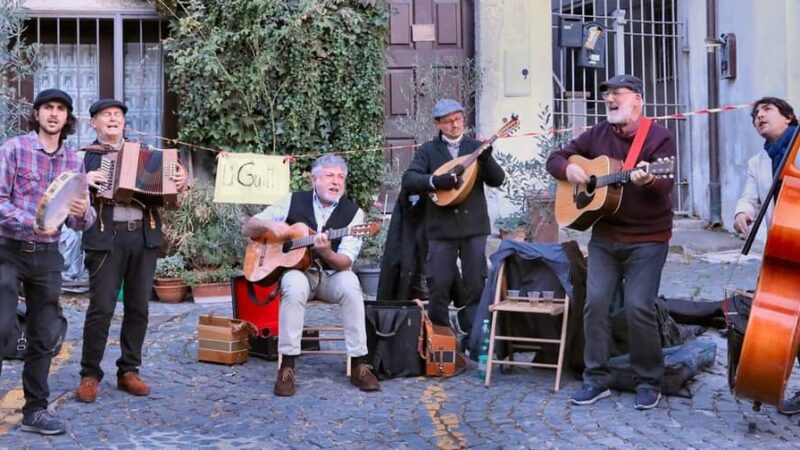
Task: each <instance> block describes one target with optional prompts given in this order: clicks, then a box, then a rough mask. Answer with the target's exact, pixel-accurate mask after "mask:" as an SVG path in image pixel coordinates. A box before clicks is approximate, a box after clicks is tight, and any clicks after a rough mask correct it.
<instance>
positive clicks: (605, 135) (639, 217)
mask: <svg viewBox="0 0 800 450" xmlns="http://www.w3.org/2000/svg"><path fill="white" fill-rule="evenodd" d="M632 142H633V136H630V137H627V138H626V137H622V136H621V135H619V134H618V133H616V132H615V131H614V129H613V128H612V127H611V124H609V123H608V122H607V121H603V122H600V123H598V124H597V125H595V126H593V127H592V128H591V129H589V130H588V131H586V132H585V133H583V134H581V135H580V136H578V137H577V138H576V139H573V140H572V141H571V142H570V143H569V144H567V146H566V147H564V148H563V149H561V150H559V151H557V152H554V153H553V154H551V155H550V158H548V159H547V166H546V167H547V171H548V172H550V174H551V175H553V176H554V177H556V178H557V179H559V180H566V178H567V176H566V170H567V165H568V164H569V162H568V161H567V158H569V157H570V156H572V155H581V156H583V157H585V158H590V159H591V158H596V157H598V156H601V155H606V156H608V157H610V158H614V159H618V160H621V161H625V157H626V156H627V155H628V150H629V149H630V147H631V143H632ZM669 156H675V138H673V137H672V133H671V132H670V131H669V130H668V129H666V128H665V127H663V126H661V125H659V124H657V123H653V124H652V126H651V127H650V131H649V132H648V133H647V138H646V139H645V141H644V146H642V151H641V153H640V154H639V160H638V161H648V162H652V161H654V160H656V159H657V158H663V157H669ZM673 185H674V182H673V180H672V179H671V178H657V179H656V180H655V181H654V182H653V183H651V184H649V185H647V186H636V185H635V184H633V183H627V184H625V186H624V187H623V189H622V202H621V204H620V207H619V210H617V212H616V213H615V214H610V215H607V216H605V217H603V218H601V219H600V220H599V221H597V223H595V224H594V227H593V229H592V233H593V234H596V235H598V236H601V237H604V238H607V239H611V240H614V241H617V242H625V243H641V242H668V241H669V239H670V237H671V236H672V197H671V193H672V188H673Z"/></svg>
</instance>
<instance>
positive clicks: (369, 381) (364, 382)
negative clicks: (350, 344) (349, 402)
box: [350, 364, 381, 392]
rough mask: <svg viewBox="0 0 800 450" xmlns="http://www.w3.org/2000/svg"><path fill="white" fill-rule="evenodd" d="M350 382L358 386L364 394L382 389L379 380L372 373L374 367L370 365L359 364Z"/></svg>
mask: <svg viewBox="0 0 800 450" xmlns="http://www.w3.org/2000/svg"><path fill="white" fill-rule="evenodd" d="M350 382H351V383H353V384H354V385H356V386H358V388H359V389H361V390H362V391H364V392H371V391H379V390H380V389H381V386H380V384H378V379H377V378H376V377H375V374H374V373H372V366H370V365H369V364H357V365H356V367H355V368H354V369H353V373H351V374H350Z"/></svg>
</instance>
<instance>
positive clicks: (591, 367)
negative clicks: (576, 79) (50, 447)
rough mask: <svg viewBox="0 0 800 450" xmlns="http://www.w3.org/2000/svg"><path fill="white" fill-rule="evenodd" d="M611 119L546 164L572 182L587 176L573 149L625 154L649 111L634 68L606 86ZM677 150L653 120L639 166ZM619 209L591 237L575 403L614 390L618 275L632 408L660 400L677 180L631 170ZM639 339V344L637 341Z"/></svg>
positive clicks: (585, 153)
mask: <svg viewBox="0 0 800 450" xmlns="http://www.w3.org/2000/svg"><path fill="white" fill-rule="evenodd" d="M600 91H601V92H602V96H603V99H604V100H605V105H606V120H605V121H603V122H600V123H598V124H597V125H595V126H593V127H592V128H591V129H589V130H588V131H586V132H585V133H583V134H581V135H580V136H578V137H577V138H576V139H574V140H572V141H571V142H570V143H569V144H567V146H566V147H564V148H563V149H561V150H559V151H557V152H554V153H553V154H552V155H550V158H549V159H548V160H547V166H546V167H547V171H548V172H550V174H551V175H553V176H554V177H556V178H557V179H559V180H567V181H569V182H570V183H573V184H583V183H587V182H588V181H589V177H588V176H587V174H586V172H585V171H584V170H583V168H581V167H580V166H578V165H577V164H574V163H570V162H569V161H568V158H569V157H570V156H572V155H581V156H583V157H585V158H595V157H598V156H602V155H606V156H608V157H610V158H614V159H618V160H621V161H624V160H625V159H626V157H627V155H628V153H629V151H630V150H632V143H633V141H634V137H635V135H636V132H637V130H638V129H639V126H640V123H642V118H643V112H642V107H643V99H642V92H643V83H642V80H640V79H639V78H636V77H634V76H631V75H617V76H614V77H613V78H611V79H609V80H608V81H606V82H605V83H603V84H601V85H600ZM674 155H675V139H674V138H673V136H672V134H671V133H670V131H669V130H667V129H666V128H665V127H663V126H661V125H658V124H655V123H653V124H652V125H651V126H650V129H649V132H648V133H647V134H646V137H645V140H644V144H643V146H642V148H641V153H640V154H639V156H638V158H637V161H640V162H639V163H638V164H637V166H639V167H646V165H647V164H648V162H651V161H654V160H655V159H657V158H661V157H672V156H674ZM630 180H631V182H632V184H627V185H625V187H624V188H623V192H622V201H621V204H620V206H619V209H618V210H617V211H616V212H615V213H613V214H610V215H607V216H605V217H603V218H601V219H600V220H599V221H597V222H596V223H595V224H594V227H593V229H592V237H591V240H590V242H589V262H588V279H587V283H586V306H585V307H584V312H583V321H584V332H585V334H586V346H585V347H584V353H583V359H584V363H585V364H586V369H585V370H584V373H583V387H582V388H581V389H580V390H579V391H578V392H576V393H574V394H573V395H572V398H571V400H572V403H573V404H576V405H589V404H592V403H594V402H596V401H597V400H599V399H601V398H604V397H607V396H609V395H610V394H611V393H610V391H609V390H608V384H609V370H608V366H607V365H606V364H607V362H608V358H609V342H610V340H611V329H610V325H609V307H610V305H611V299H612V297H613V296H614V292H615V289H616V287H617V284H618V282H619V280H621V279H624V281H625V282H624V299H625V316H626V318H627V321H628V327H629V335H628V339H629V342H631V344H632V345H631V350H630V357H631V365H632V366H633V369H634V371H635V372H636V375H637V378H638V385H637V388H636V397H635V400H634V403H633V406H634V408H636V409H640V410H644V409H652V408H655V407H656V406H658V402H659V400H660V398H661V381H662V376H663V372H664V358H663V354H662V352H661V342H660V338H659V331H658V325H657V322H656V310H655V304H654V302H655V298H656V296H657V295H658V288H659V284H660V283H661V270H662V268H663V266H664V262H665V260H666V257H667V250H668V245H669V239H670V237H671V236H672V200H671V198H670V193H671V192H672V187H673V181H672V180H671V179H661V178H656V177H654V176H653V175H652V174H649V173H646V172H645V171H644V170H635V171H633V172H632V173H631V175H630ZM634 343H635V344H634Z"/></svg>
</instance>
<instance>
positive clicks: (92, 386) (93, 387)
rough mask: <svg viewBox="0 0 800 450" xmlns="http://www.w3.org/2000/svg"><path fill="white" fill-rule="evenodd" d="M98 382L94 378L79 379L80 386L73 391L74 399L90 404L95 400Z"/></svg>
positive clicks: (98, 386)
mask: <svg viewBox="0 0 800 450" xmlns="http://www.w3.org/2000/svg"><path fill="white" fill-rule="evenodd" d="M99 388H100V382H99V381H97V378H94V377H81V384H80V385H79V386H78V389H77V390H76V391H75V399H77V400H78V401H79V402H84V403H91V402H93V401H95V400H97V390H98V389H99Z"/></svg>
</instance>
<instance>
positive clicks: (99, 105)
mask: <svg viewBox="0 0 800 450" xmlns="http://www.w3.org/2000/svg"><path fill="white" fill-rule="evenodd" d="M112 106H115V107H117V108H119V109H121V110H122V114H127V113H128V107H127V106H125V103H122V102H121V101H119V100H114V99H113V98H103V99H100V100H98V101H96V102H94V103H92V106H90V107H89V115H90V116H92V117H94V115H95V114H97V113H99V112H100V111H102V110H104V109H106V108H111V107H112Z"/></svg>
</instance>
